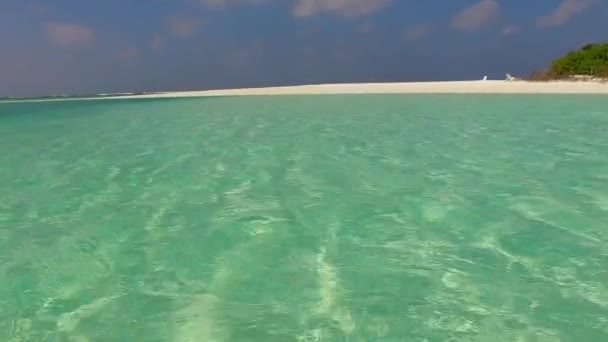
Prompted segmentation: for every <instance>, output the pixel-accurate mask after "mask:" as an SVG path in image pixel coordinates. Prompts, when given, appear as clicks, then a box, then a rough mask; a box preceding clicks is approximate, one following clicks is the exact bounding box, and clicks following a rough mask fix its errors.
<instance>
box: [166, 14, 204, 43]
mask: <svg viewBox="0 0 608 342" xmlns="http://www.w3.org/2000/svg"><path fill="white" fill-rule="evenodd" d="M167 23H168V25H169V29H170V30H171V33H173V35H175V36H176V37H179V38H185V37H188V36H191V35H193V34H195V33H196V32H197V31H198V30H199V29H200V27H201V25H202V23H201V21H200V20H199V19H198V18H196V17H190V16H174V17H171V18H169V20H168V21H167Z"/></svg>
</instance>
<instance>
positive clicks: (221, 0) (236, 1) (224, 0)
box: [199, 0, 272, 7]
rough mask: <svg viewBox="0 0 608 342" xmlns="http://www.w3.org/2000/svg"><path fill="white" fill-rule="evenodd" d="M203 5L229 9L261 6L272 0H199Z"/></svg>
mask: <svg viewBox="0 0 608 342" xmlns="http://www.w3.org/2000/svg"><path fill="white" fill-rule="evenodd" d="M199 1H200V3H201V4H203V5H205V6H208V7H227V6H232V5H241V4H253V5H255V4H261V3H265V2H270V1H272V0H199Z"/></svg>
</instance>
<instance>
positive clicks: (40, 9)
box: [27, 2, 46, 14]
mask: <svg viewBox="0 0 608 342" xmlns="http://www.w3.org/2000/svg"><path fill="white" fill-rule="evenodd" d="M27 9H28V10H29V11H30V12H34V13H39V14H40V13H45V12H46V7H44V6H42V5H41V4H39V3H35V2H34V3H31V4H29V5H27Z"/></svg>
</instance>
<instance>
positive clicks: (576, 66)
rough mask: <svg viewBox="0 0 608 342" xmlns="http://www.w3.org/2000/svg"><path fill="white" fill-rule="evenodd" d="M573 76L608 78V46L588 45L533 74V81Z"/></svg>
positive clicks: (605, 44)
mask: <svg viewBox="0 0 608 342" xmlns="http://www.w3.org/2000/svg"><path fill="white" fill-rule="evenodd" d="M572 76H590V77H594V78H608V44H607V43H604V44H587V45H585V46H583V47H582V48H580V49H579V50H576V51H570V52H569V53H568V54H567V55H566V56H564V57H561V58H558V59H556V60H554V61H553V62H551V65H550V67H549V68H548V69H546V70H543V71H537V72H535V73H533V74H532V76H531V79H533V80H550V79H563V78H570V77H572Z"/></svg>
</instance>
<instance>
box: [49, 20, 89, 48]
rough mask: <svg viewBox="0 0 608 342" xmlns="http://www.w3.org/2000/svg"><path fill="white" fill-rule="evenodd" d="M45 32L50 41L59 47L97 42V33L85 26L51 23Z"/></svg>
mask: <svg viewBox="0 0 608 342" xmlns="http://www.w3.org/2000/svg"><path fill="white" fill-rule="evenodd" d="M45 31H46V34H47V37H48V39H49V41H50V42H51V43H53V44H55V45H58V46H78V45H80V46H82V45H89V44H92V43H93V42H94V41H95V31H93V30H92V29H91V28H89V27H87V26H84V25H78V24H69V23H50V24H47V25H46V27H45Z"/></svg>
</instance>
